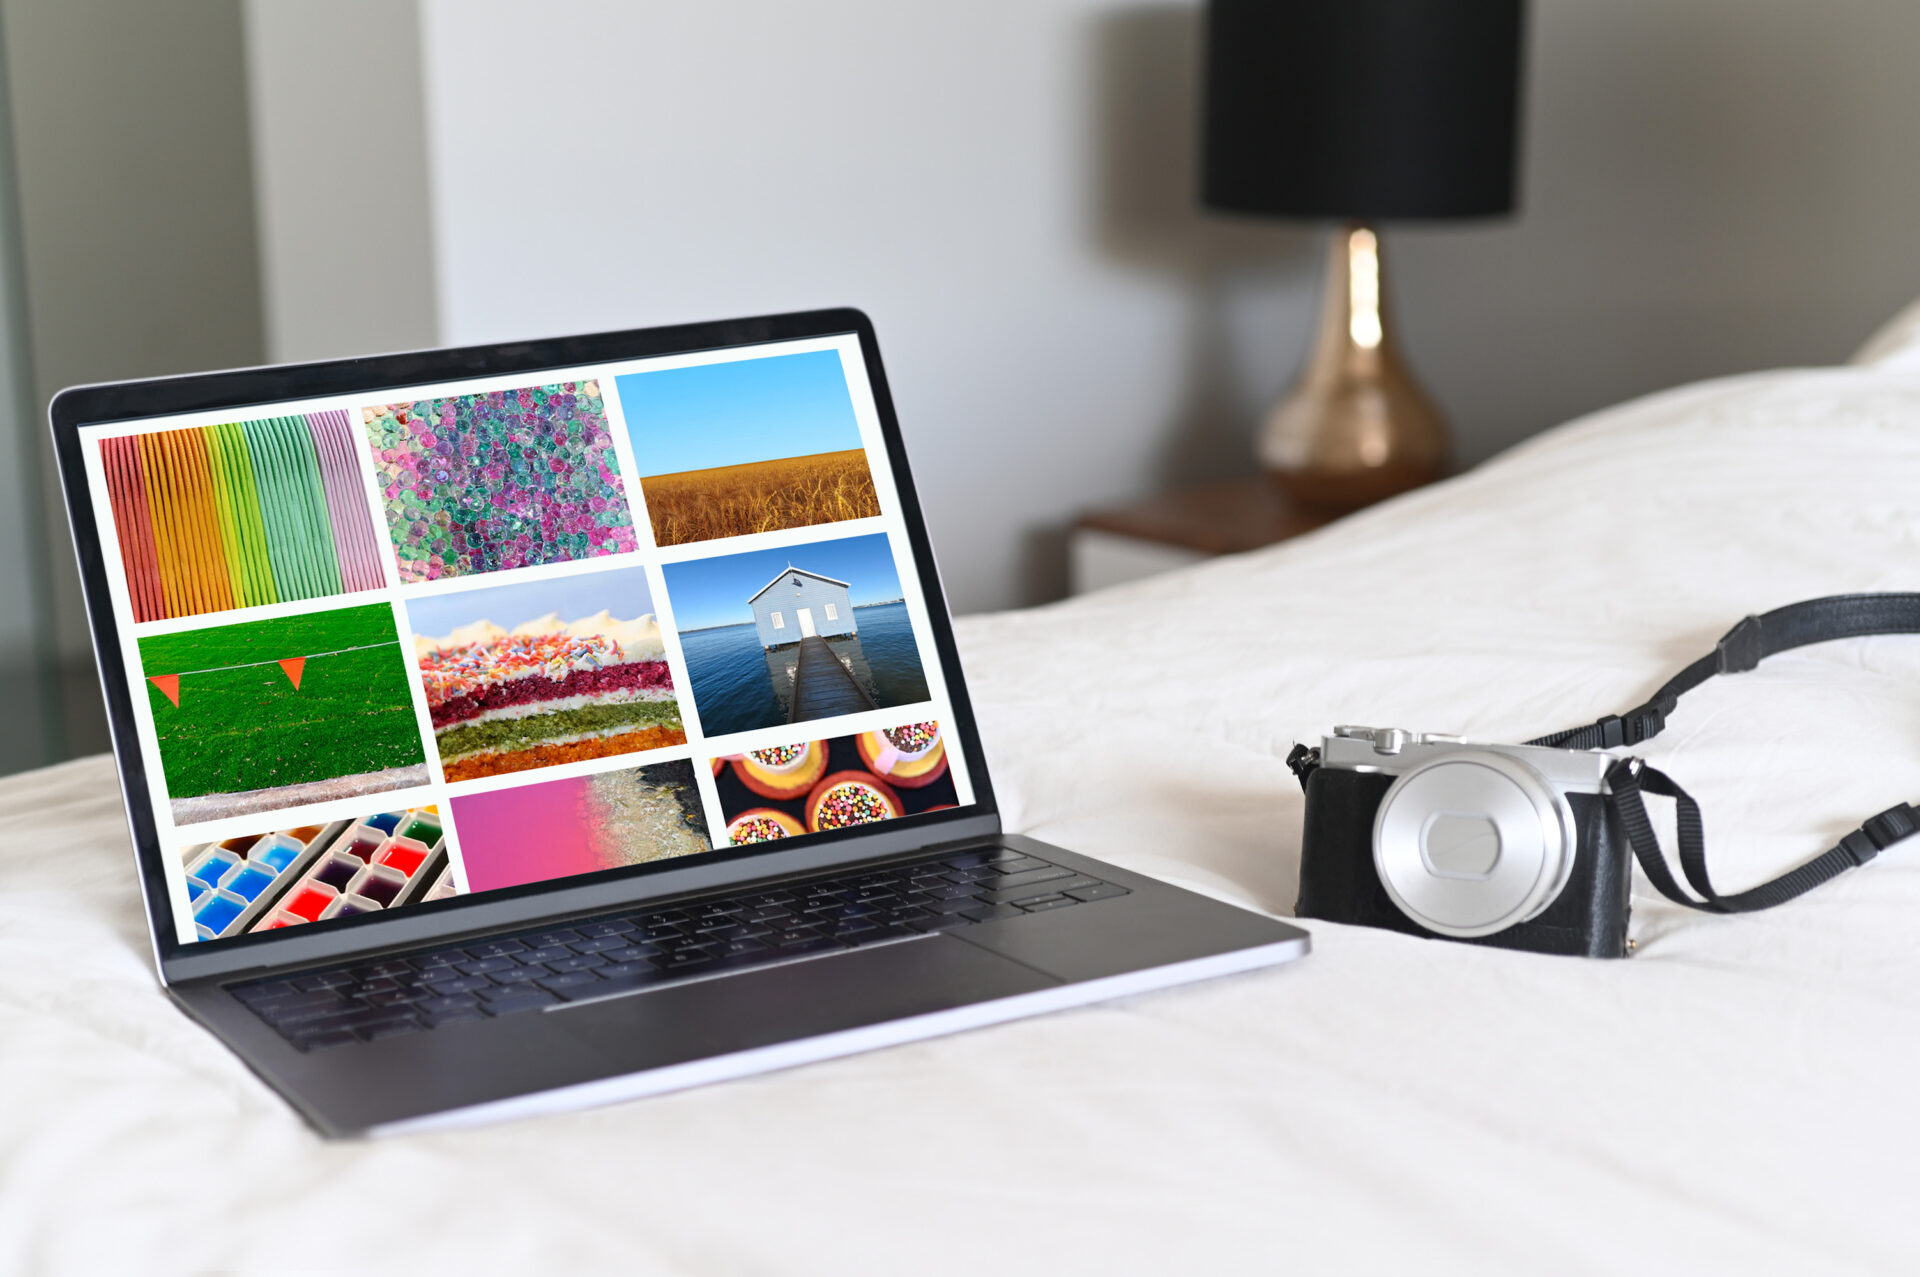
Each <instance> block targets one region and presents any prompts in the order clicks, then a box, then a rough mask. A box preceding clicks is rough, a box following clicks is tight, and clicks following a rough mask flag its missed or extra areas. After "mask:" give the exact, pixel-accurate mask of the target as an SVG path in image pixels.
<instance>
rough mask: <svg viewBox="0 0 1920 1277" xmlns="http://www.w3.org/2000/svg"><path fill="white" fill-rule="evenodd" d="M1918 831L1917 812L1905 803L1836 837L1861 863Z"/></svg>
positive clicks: (1919, 826) (1918, 819)
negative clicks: (1845, 834)
mask: <svg viewBox="0 0 1920 1277" xmlns="http://www.w3.org/2000/svg"><path fill="white" fill-rule="evenodd" d="M1915 833H1920V812H1916V811H1915V810H1914V809H1913V808H1912V807H1910V806H1909V805H1907V804H1906V803H1901V804H1899V805H1898V806H1894V807H1889V808H1887V809H1886V810H1885V811H1883V812H1881V813H1880V814H1879V815H1877V816H1874V817H1872V818H1871V819H1869V820H1868V821H1867V822H1866V823H1865V824H1863V825H1861V826H1860V828H1858V829H1856V830H1854V831H1853V832H1852V833H1850V834H1848V835H1847V836H1846V837H1845V838H1842V839H1841V840H1840V849H1841V850H1842V851H1844V852H1846V853H1847V855H1848V856H1849V857H1850V858H1851V859H1852V860H1853V863H1854V864H1856V865H1864V864H1866V863H1867V862H1868V861H1869V860H1872V859H1873V858H1874V857H1875V856H1877V855H1879V854H1880V853H1881V852H1883V851H1885V850H1886V849H1887V848H1889V847H1891V846H1893V844H1895V843H1897V842H1899V841H1900V840H1901V839H1903V838H1907V837H1911V836H1912V835H1913V834H1915Z"/></svg>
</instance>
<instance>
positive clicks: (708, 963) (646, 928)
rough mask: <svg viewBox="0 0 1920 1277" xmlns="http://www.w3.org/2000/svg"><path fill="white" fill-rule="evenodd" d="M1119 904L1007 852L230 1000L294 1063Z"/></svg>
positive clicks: (516, 939) (897, 868)
mask: <svg viewBox="0 0 1920 1277" xmlns="http://www.w3.org/2000/svg"><path fill="white" fill-rule="evenodd" d="M1126 894H1127V889H1126V888H1125V887H1119V886H1115V885H1114V884H1112V883H1109V882H1102V881H1100V880H1099V879H1097V878H1089V877H1087V876H1085V875H1083V874H1078V873H1076V872H1074V871H1073V870H1071V869H1064V868H1062V867H1060V866H1058V865H1054V864H1050V863H1048V862H1047V861H1045V860H1041V859H1038V858H1036V857H1033V856H1026V855H1022V854H1021V853H1019V852H1017V851H1012V850H1009V849H1007V848H1004V847H995V848H987V849H984V850H980V851H968V852H961V853H960V854H958V855H950V856H942V857H937V858H929V859H927V860H923V861H915V862H909V863H907V864H904V865H889V866H887V867H885V868H881V869H875V870H865V871H861V872H858V873H853V874H838V875H835V876H832V877H822V878H818V879H805V880H801V881H798V882H788V883H782V884H779V885H777V886H773V887H760V888H755V889H753V890H751V891H743V892H740V893H738V894H736V895H729V896H721V897H716V898H703V899H698V900H693V901H680V902H676V903H674V904H671V905H663V906H656V907H654V908H650V909H643V910H636V911H634V912H631V913H623V914H613V915H608V916H604V917H597V918H595V919H594V920H593V921H591V922H576V923H573V924H571V925H569V926H565V927H542V928H529V929H527V930H525V931H514V932H508V933H503V934H501V935H496V936H489V937H487V938H486V939H483V940H470V941H466V942H463V943H462V944H461V945H459V946H458V947H447V948H439V949H433V950H431V951H425V952H419V953H408V954H402V955H399V956H397V957H385V958H379V959H375V960H371V961H368V960H364V959H363V960H359V961H356V962H354V963H351V964H349V965H345V966H340V967H333V968H329V969H325V970H320V971H312V972H307V973H304V974H301V975H295V976H282V977H275V978H273V979H269V980H256V981H252V982H249V983H246V984H238V985H233V986H231V992H232V993H233V995H234V997H236V998H238V999H239V1000H240V1001H241V1002H243V1003H245V1004H246V1006H247V1007H248V1008H249V1009H251V1010H252V1011H253V1013H254V1014H255V1015H257V1016H259V1017H260V1018H261V1019H262V1020H265V1021H266V1022H267V1023H268V1024H270V1025H272V1026H273V1027H274V1028H275V1029H276V1030H278V1031H279V1033H280V1035H281V1036H282V1037H284V1038H285V1039H286V1040H287V1041H289V1042H291V1043H292V1044H293V1045H294V1046H296V1047H298V1048H300V1049H301V1050H303V1051H311V1050H319V1049H322V1048H325V1047H334V1046H344V1045H347V1044H350V1043H354V1042H371V1041H377V1040H378V1039H381V1038H386V1037H393V1036H396V1035H399V1034H403V1033H418V1032H422V1031H425V1030H428V1029H433V1028H437V1027H439V1026H440V1025H442V1024H450V1023H454V1022H457V1021H462V1020H480V1019H485V1018H488V1017H495V1016H504V1015H516V1014H518V1013H520V1012H522V1011H538V1010H540V1009H541V1008H543V1007H549V1006H553V1005H555V1004H557V1003H562V1002H581V1001H591V1000H594V999H598V998H607V997H615V996H618V995H620V994H624V993H632V992H635V991H638V990H642V989H651V988H655V987H658V986H660V985H665V984H677V983H686V982H689V981H692V980H699V979H706V978H709V977H712V976H716V975H729V974H732V973H734V972H736V971H741V970H745V969H750V968H753V967H760V966H768V965H771V964H774V963H782V962H790V961H794V960H796V959H800V958H807V957H813V956H816V955H821V954H827V953H838V952H844V951H846V950H849V949H856V948H864V947H867V946H870V945H876V944H886V943H891V942H893V941H898V940H907V939H911V938H913V937H915V936H920V935H926V934H928V933H930V932H935V931H948V930H952V929H954V928H957V927H966V926H970V925H972V924H974V923H979V922H991V921H994V920H996V919H999V918H1012V917H1021V916H1024V915H1026V914H1029V913H1047V912H1051V911H1053V910H1057V909H1066V908H1069V907H1071V906H1074V905H1079V904H1085V903H1088V902H1091V901H1096V900H1106V899H1109V898H1112V897H1115V896H1124V895H1126Z"/></svg>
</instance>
